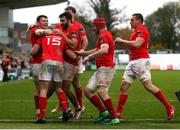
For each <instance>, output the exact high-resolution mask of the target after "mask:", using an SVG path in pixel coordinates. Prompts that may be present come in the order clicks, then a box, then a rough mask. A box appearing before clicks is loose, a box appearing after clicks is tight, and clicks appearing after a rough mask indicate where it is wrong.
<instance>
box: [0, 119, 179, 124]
mask: <svg viewBox="0 0 180 130" xmlns="http://www.w3.org/2000/svg"><path fill="white" fill-rule="evenodd" d="M94 120H95V119H87V118H86V119H85V118H84V119H80V120H72V119H70V120H69V122H87V121H94ZM120 120H121V121H123V122H125V121H131V122H133V121H163V122H166V121H167V120H166V119H151V118H146V119H138V118H137V119H120ZM34 121H35V120H33V119H0V123H3V122H19V123H22V122H24V123H26V122H28V123H29V122H32V123H33V122H34ZM172 121H176V122H180V119H172ZM47 122H61V120H58V119H47ZM150 123H152V122H150Z"/></svg>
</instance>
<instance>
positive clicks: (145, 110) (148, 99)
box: [0, 71, 180, 129]
mask: <svg viewBox="0 0 180 130" xmlns="http://www.w3.org/2000/svg"><path fill="white" fill-rule="evenodd" d="M92 74H93V71H86V72H85V73H84V74H82V75H81V84H82V86H85V85H86V83H87V81H88V79H89V78H90V76H91V75H92ZM122 74H123V71H117V73H116V76H115V78H114V80H113V83H112V85H111V87H110V90H109V92H110V96H111V97H112V99H113V103H114V106H116V105H117V101H118V95H119V84H120V80H121V77H122ZM179 77H180V71H152V81H153V83H154V84H155V85H156V86H157V87H159V88H160V89H161V90H162V91H163V92H164V94H165V95H166V97H167V99H168V100H169V101H170V102H171V104H173V105H174V106H175V107H176V116H175V118H174V119H173V120H171V121H167V120H166V110H165V108H164V107H163V105H162V104H161V103H160V102H159V101H158V100H157V99H156V98H154V96H153V95H151V94H150V93H148V92H147V91H146V90H145V89H144V88H143V86H142V85H141V83H140V82H139V81H135V82H134V84H133V85H132V86H131V88H130V89H129V98H128V101H127V103H126V106H125V108H124V111H123V117H124V119H122V120H121V122H120V124H119V125H111V126H103V125H100V124H94V123H93V121H94V119H95V118H96V117H97V116H98V110H97V109H96V108H95V107H94V106H93V105H92V104H91V103H90V102H89V101H88V100H87V99H86V98H85V97H84V105H85V107H86V109H85V112H84V113H83V115H82V118H81V119H80V120H70V121H69V122H66V123H64V122H62V121H60V120H59V119H58V116H60V115H61V113H62V112H59V113H51V112H50V110H51V109H53V108H54V107H55V106H56V104H57V97H56V95H55V94H54V95H53V96H52V97H51V98H50V99H49V100H48V105H47V112H46V113H47V114H46V117H47V124H34V123H33V122H34V113H35V112H34V103H33V91H34V87H33V81H32V80H17V81H9V82H7V83H0V129H4V128H7V129H22V128H23V129H26V128H32V129H79V128H81V129H85V128H88V129H180V102H179V101H178V100H177V99H176V96H175V94H174V93H175V92H176V91H178V90H180V79H179Z"/></svg>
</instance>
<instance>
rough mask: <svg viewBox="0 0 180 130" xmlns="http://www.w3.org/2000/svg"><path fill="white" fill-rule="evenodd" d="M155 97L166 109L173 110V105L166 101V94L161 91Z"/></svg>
mask: <svg viewBox="0 0 180 130" xmlns="http://www.w3.org/2000/svg"><path fill="white" fill-rule="evenodd" d="M154 96H155V97H156V98H157V99H159V100H160V101H161V102H162V103H163V104H164V106H165V107H166V109H169V108H171V104H170V103H169V102H168V100H167V99H166V97H165V96H164V94H163V92H162V91H161V90H159V91H158V92H157V93H155V94H154Z"/></svg>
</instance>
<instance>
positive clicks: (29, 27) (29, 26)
mask: <svg viewBox="0 0 180 130" xmlns="http://www.w3.org/2000/svg"><path fill="white" fill-rule="evenodd" d="M36 26H37V25H36V24H30V25H28V27H27V29H26V31H27V32H29V31H30V30H31V29H32V28H33V27H36Z"/></svg>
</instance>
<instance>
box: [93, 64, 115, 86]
mask: <svg viewBox="0 0 180 130" xmlns="http://www.w3.org/2000/svg"><path fill="white" fill-rule="evenodd" d="M114 75H115V68H111V67H100V68H98V69H97V73H96V79H97V83H96V85H97V86H107V87H109V86H110V85H111V83H112V80H113V78H114Z"/></svg>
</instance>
